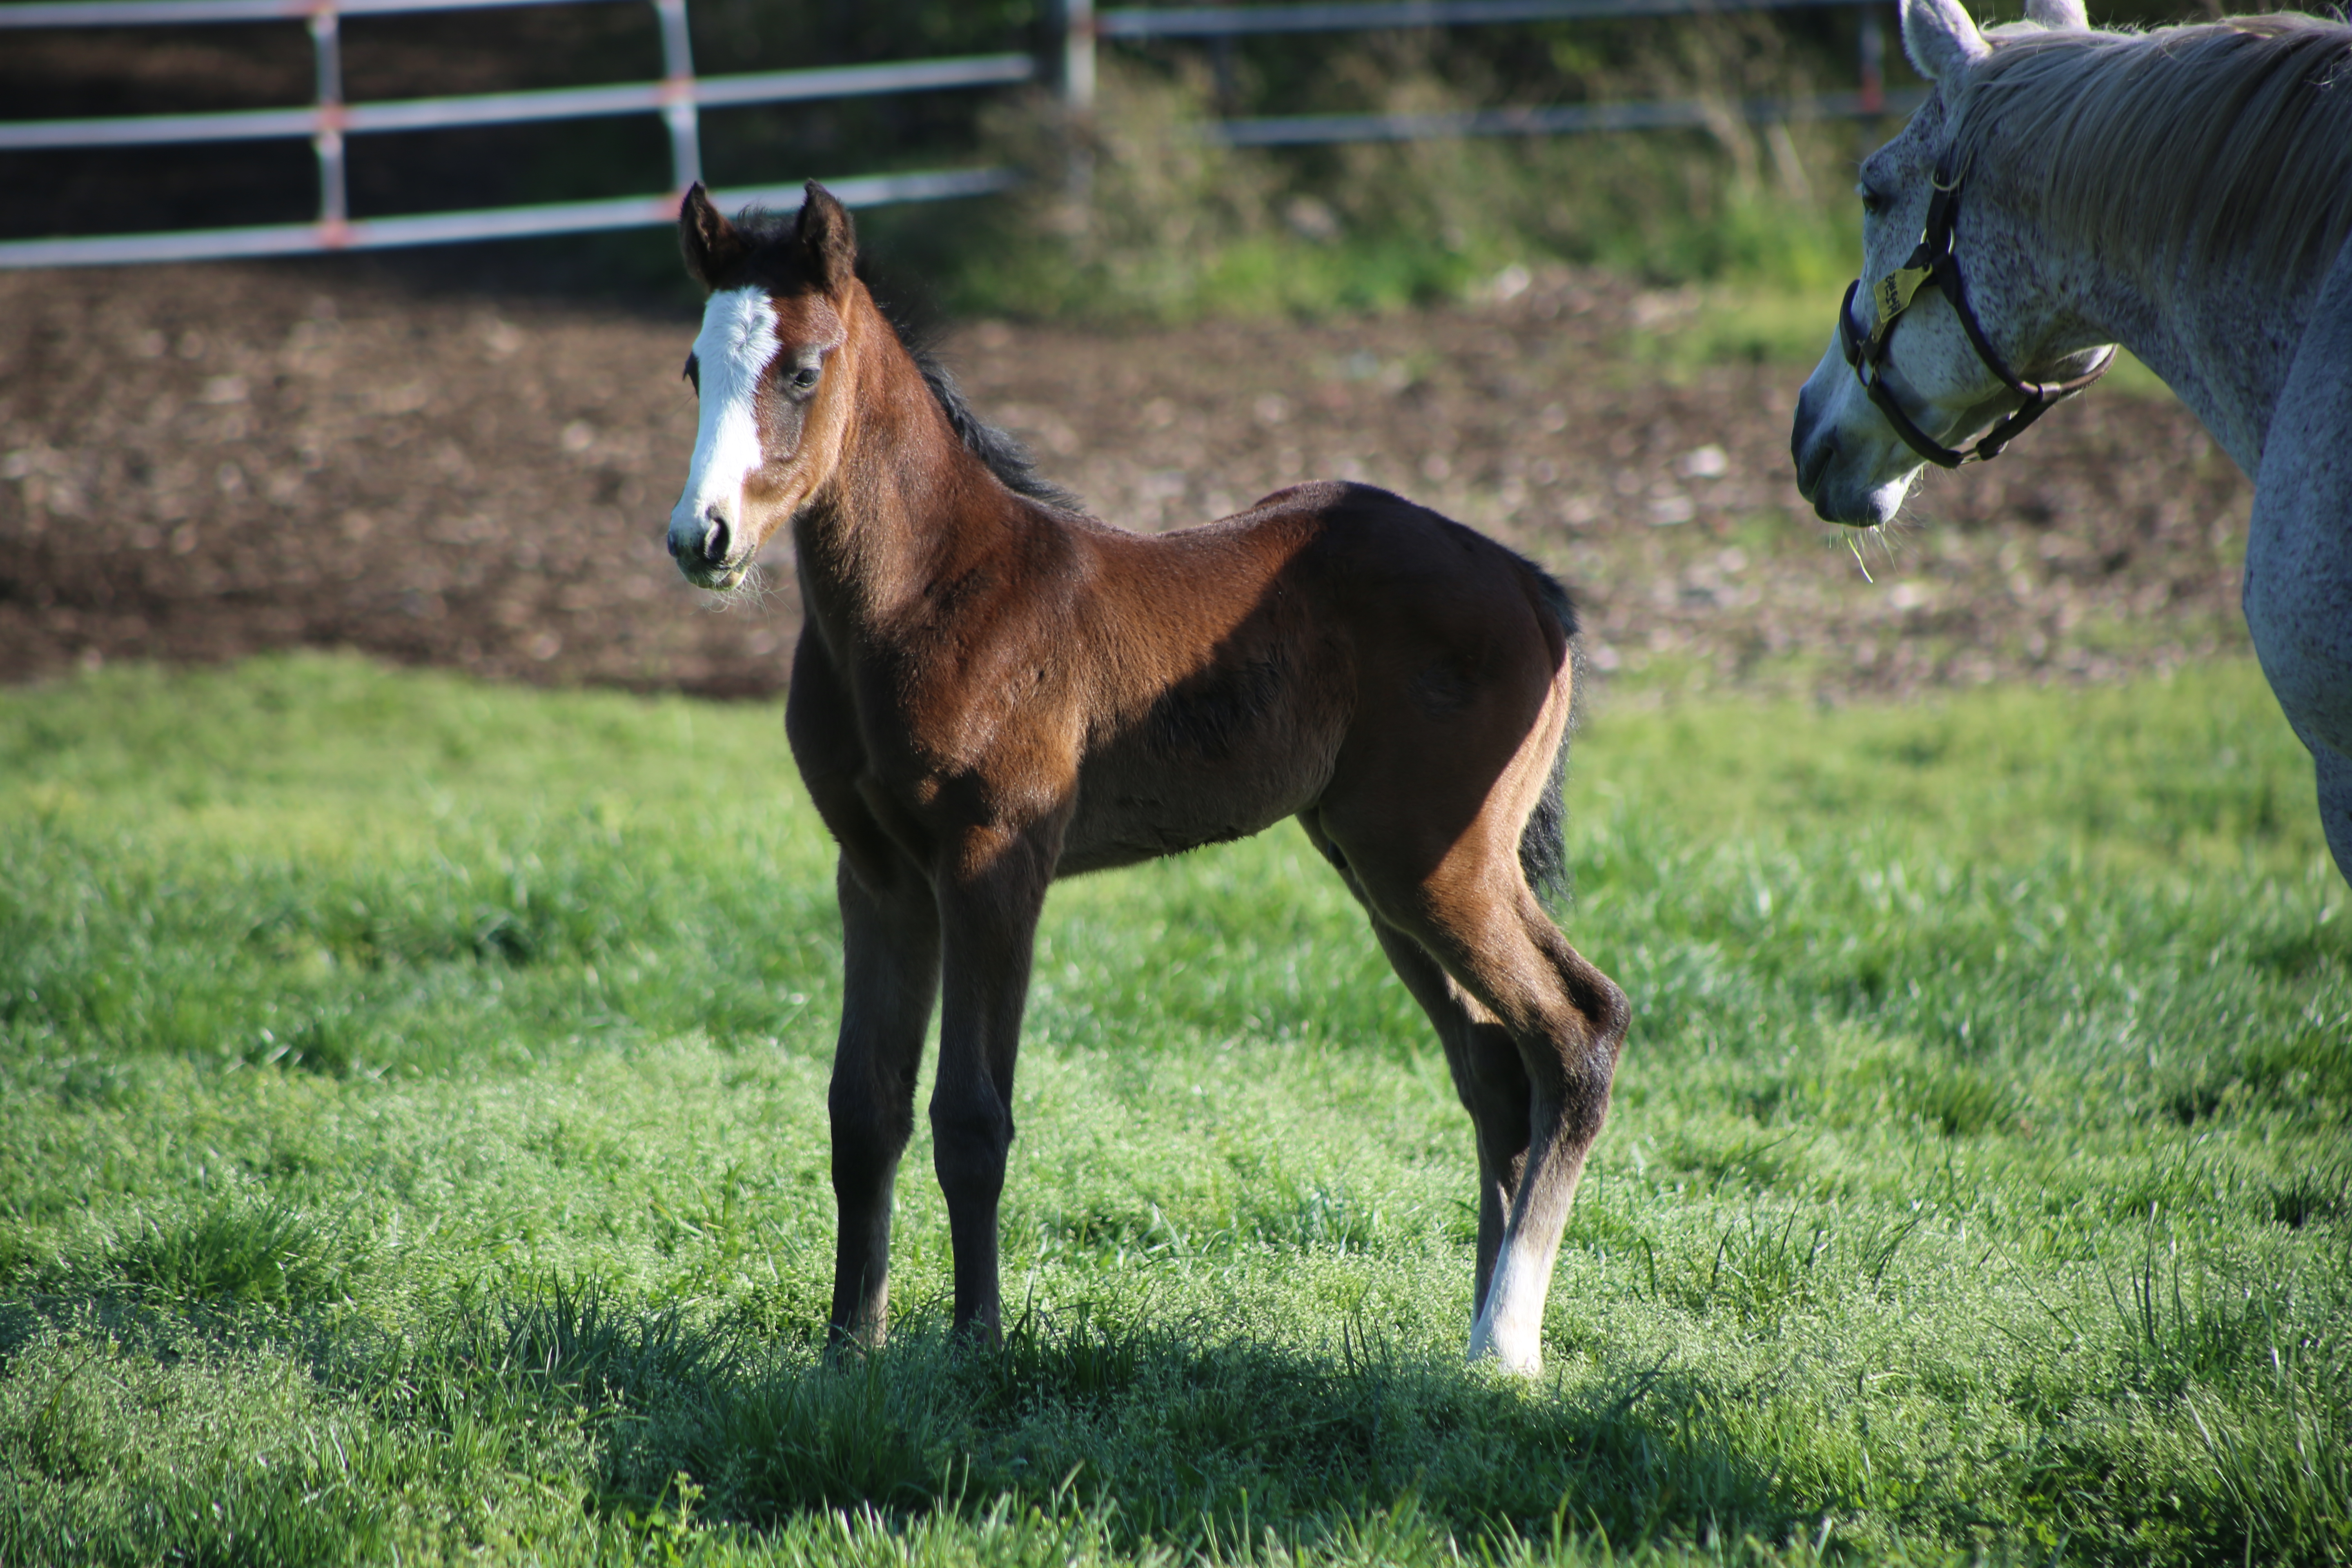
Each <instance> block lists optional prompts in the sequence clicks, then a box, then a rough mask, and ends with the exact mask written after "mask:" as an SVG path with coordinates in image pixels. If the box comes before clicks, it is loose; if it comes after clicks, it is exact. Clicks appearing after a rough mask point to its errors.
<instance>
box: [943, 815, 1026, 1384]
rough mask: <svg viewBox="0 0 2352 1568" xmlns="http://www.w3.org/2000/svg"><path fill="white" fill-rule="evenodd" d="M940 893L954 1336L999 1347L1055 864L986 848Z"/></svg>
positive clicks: (1014, 847) (1011, 846) (1020, 849)
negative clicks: (1018, 1118) (1016, 1134)
mask: <svg viewBox="0 0 2352 1568" xmlns="http://www.w3.org/2000/svg"><path fill="white" fill-rule="evenodd" d="M1039 837H1041V838H1042V837H1044V836H1043V835H1040V836H1039ZM966 861H967V865H966V869H965V870H964V871H963V872H962V873H961V874H960V875H953V876H946V877H942V879H941V880H940V923H941V931H942V937H943V940H944V943H945V953H946V956H945V965H944V971H943V975H942V982H941V1008H940V1076H939V1081H938V1083H937V1085H936V1086H935V1087H934V1088H933V1089H932V1090H931V1160H932V1163H933V1166H934V1167H935V1168H936V1169H937V1171H938V1173H939V1178H940V1192H941V1193H942V1194H944V1195H945V1196H946V1198H947V1205H948V1234H949V1238H950V1243H951V1245H952V1246H953V1247H954V1249H955V1330H956V1331H957V1332H958V1333H961V1334H968V1335H971V1337H973V1338H975V1339H978V1340H980V1341H982V1342H985V1343H990V1344H993V1343H995V1342H997V1341H998V1339H999V1338H1000V1337H1001V1336H1002V1334H1003V1321H1004V1312H1003V1300H1002V1298H1001V1297H1000V1295H999V1293H998V1281H997V1272H998V1269H997V1232H996V1221H997V1204H998V1200H999V1199H1000V1198H1001V1197H1002V1196H1003V1192H1004V1163H1005V1159H1006V1156H1007V1154H1008V1153H1009V1152H1010V1151H1011V1149H1012V1147H1013V1063H1014V1059H1015V1058H1016V1057H1017V1056H1018V1054H1019V1052H1020V1048H1021V1015H1022V1011H1023V1008H1024V1005H1025V1004H1026V1002H1027V1000H1028V994H1029V969H1030V961H1031V954H1032V951H1033V949H1034V944H1035V942H1036V934H1037V917H1038V915H1039V913H1040V912H1041V911H1042V910H1043V909H1044V908H1045V889H1046V887H1047V884H1048V883H1049V882H1050V880H1051V879H1052V865H1053V861H1052V851H1051V847H1050V846H1049V845H1047V844H1043V843H1039V842H1035V841H1033V840H1030V839H1018V840H1014V841H1012V842H1009V843H1003V844H984V845H982V846H980V847H976V848H975V849H973V850H972V851H971V852H970V853H969V854H968V855H967V857H966Z"/></svg>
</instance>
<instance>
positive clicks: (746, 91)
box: [0, 0, 1918, 267]
mask: <svg viewBox="0 0 2352 1568" xmlns="http://www.w3.org/2000/svg"><path fill="white" fill-rule="evenodd" d="M579 3H581V0H31V3H29V4H0V33H5V32H8V31H11V30H23V29H29V28H58V27H94V26H166V25H174V26H175V25H183V24H191V23H256V22H302V23H305V24H306V25H307V26H309V28H310V37H311V40H312V43H313V45H314V48H315V52H316V56H317V91H316V94H315V98H314V101H313V102H311V103H310V104H308V105H303V106H299V107H290V108H283V109H258V110H228V111H222V112H215V113H205V114H146V115H126V116H116V117H110V118H80V119H71V120H38V121H0V153H26V152H36V151H46V150H51V149H64V148H75V147H82V148H88V147H134V146H160V145H167V144H173V143H181V144H184V143H191V142H247V141H260V140H281V139H300V138H307V139H308V140H309V141H310V144H311V146H312V148H313V149H314V151H315V152H316V153H317V157H318V166H319V216H318V217H317V219H316V220H314V221H312V222H310V223H301V224H275V225H266V226H254V227H243V228H215V229H194V230H184V231H180V232H176V233H169V234H134V235H109V236H94V237H80V238H59V239H20V240H0V267H61V266H78V265H92V264H104V263H114V262H134V261H167V260H208V259H215V258H226V257H240V256H247V257H249V256H289V255H298V254H302V253H307V252H317V251H328V250H366V249H380V248H385V247H394V246H409V245H439V244H447V243H451V242H455V241H460V240H473V239H503V238H517V237H526V236H532V235H554V234H577V233H584V232H589V231H592V230H599V229H615V228H632V227H637V226H646V225H653V224H661V223H667V222H669V221H671V220H672V219H673V218H674V217H675V216H676V214H677V202H678V198H679V195H681V194H682V193H683V192H684V191H685V189H686V187H687V186H688V184H691V183H692V182H693V181H695V180H698V179H699V178H701V174H702V150H701V128H700V119H699V116H700V111H701V110H704V109H716V108H733V107H740V106H744V105H750V104H762V103H787V102H804V101H809V100H820V99H835V98H848V97H856V96H864V95H869V94H877V93H898V92H930V91H940V90H944V89H959V88H967V89H968V88H985V87H1002V86H1008V85H1012V84H1015V83H1020V82H1024V81H1028V80H1031V79H1034V78H1036V77H1037V76H1039V75H1040V74H1041V72H1040V64H1039V61H1038V60H1037V59H1036V58H1033V57H1032V56H1029V55H1026V54H996V55H974V56H966V57H961V58H947V59H922V60H901V61H891V62H887V63H882V64H876V65H863V66H843V67H835V68H826V69H819V70H795V71H756V72H746V73H740V74H735V75H722V76H710V77H698V76H697V75H696V74H695V71H694V62H693V56H692V50H691V48H690V47H689V42H688V33H687V10H686V7H687V0H651V3H652V5H653V8H654V13H655V16H656V21H657V22H658V24H659V27H660V34H661V44H662V79H661V80H659V81H654V82H623V83H614V84H608V85H604V86H594V87H570V88H551V89H538V90H533V91H527V92H503V93H479V94H472V95H467V96H461V97H448V98H420V99H408V100H397V101H383V102H372V103H347V102H345V101H344V100H343V91H342V54H341V18H343V17H345V16H394V15H403V14H409V13H418V12H427V11H471V10H487V9H491V8H502V7H508V6H520V5H565V4H579ZM1881 3H1882V0H1294V3H1290V4H1273V5H1265V4H1260V5H1187V6H1171V5H1136V6H1121V7H1118V8H1114V9H1110V10H1105V11H1101V12H1099V13H1098V12H1097V11H1096V10H1095V8H1094V5H1093V0H1059V4H1058V14H1059V17H1060V27H1059V33H1060V37H1058V39H1057V40H1056V44H1057V52H1058V55H1059V59H1058V62H1057V64H1058V67H1059V68H1058V70H1057V71H1055V72H1054V73H1053V74H1054V75H1055V76H1057V77H1058V79H1059V85H1060V89H1061V92H1062V96H1063V100H1064V102H1065V103H1066V106H1067V107H1068V108H1069V109H1070V110H1072V111H1074V112H1076V113H1079V114H1084V113H1086V112H1088V111H1089V110H1091V109H1092V107H1093V103H1094V97H1095V76H1096V70H1095V59H1096V51H1097V47H1099V45H1100V44H1101V43H1103V42H1105V41H1114V42H1118V41H1124V42H1135V41H1141V40H1146V39H1153V38H1192V39H1213V38H1229V37H1244V36H1250V35H1265V34H1273V33H1301V32H1336V31H1349V32H1353V31H1368V30H1373V29H1381V28H1398V27H1453V26H1492V25H1496V24H1508V23H1528V22H1545V21H1563V20H1608V19H1618V18H1626V17H1638V16H1679V15H1690V14H1694V13H1700V12H1717V11H1735V10H1760V9H1778V8H1787V7H1795V6H1810V5H1860V6H1864V7H1865V9H1864V12H1863V17H1862V27H1861V44H1862V58H1861V62H1860V77H1861V85H1860V87H1859V88H1858V89H1856V90H1855V91H1853V92H1833V93H1822V94H1817V95H1814V96H1812V97H1810V98H1805V99H1798V100H1779V99H1775V100H1757V101H1755V102H1751V103H1747V104H1742V105H1738V106H1737V110H1736V111H1737V112H1738V113H1740V114H1742V115H1744V116H1745V117H1746V118H1748V119H1749V120H1751V121H1776V120H1790V119H1805V118H1816V119H1832V118H1848V117H1860V116H1871V115H1877V114H1882V113H1889V112H1906V111H1907V110H1909V109H1910V108H1911V107H1913V106H1914V105H1915V104H1916V102H1917V101H1918V95H1917V94H1916V93H1908V92H1906V93H1899V94H1894V95H1889V94H1887V93H1886V92H1885V90H1884V89H1883V88H1882V86H1881V83H1880V79H1879V63H1880V60H1881V58H1882V57H1883V55H1884V52H1885V44H1884V37H1883V34H1882V32H1881V28H1880V24H1879V20H1878V13H1877V11H1876V10H1875V9H1872V8H1869V7H1874V6H1875V5H1879V4H1881ZM1719 112H1720V110H1713V109H1711V106H1707V105H1703V104H1700V103H1697V102H1695V101H1673V100H1667V101H1647V102H1626V103H1588V104H1533V105H1526V106H1522V107H1515V108H1514V107H1507V108H1497V109H1480V110H1459V111H1454V112H1451V113H1437V114H1307V115H1277V116H1267V117H1262V118H1257V119H1234V120H1223V121H1214V122H1213V123H1212V124H1211V125H1209V126H1208V127H1206V128H1205V129H1204V131H1203V132H1202V133H1203V134H1204V135H1206V136H1207V137H1209V138H1210V139H1212V140H1214V141H1217V142H1223V143H1225V144H1227V145H1229V146H1235V147H1287V146H1304V145H1312V144H1316V143H1321V142H1363V141H1413V140H1422V139H1424V138H1436V137H1453V136H1510V135H1517V136H1544V135H1562V134H1571V133H1578V132H1600V131H1643V130H1660V129H1670V128H1685V127H1693V126H1702V125H1705V124H1706V123H1708V121H1709V120H1710V118H1711V115H1715V114H1719ZM626 114H659V115H660V116H661V117H662V120H663V122H664V123H665V125H666V126H667V129H668V133H669V143H670V172H671V188H670V189H669V190H668V191H666V192H661V193H658V194H649V195H641V196H625V197H619V198H615V199H613V200H608V201H591V202H562V203H552V204H545V205H530V206H509V207H490V208H477V209H473V210H470V211H465V212H443V213H425V214H418V215H412V216H399V217H382V218H353V217H352V216H351V213H350V205H349V199H348V196H347V193H346V181H345V178H344V157H345V153H344V140H345V138H346V137H350V136H366V135H374V134H383V133H387V132H413V131H428V130H449V129H456V128H460V127H466V126H481V125H512V124H523V123H530V122H538V121H558V120H576V119H589V118H594V117H599V116H611V115H626ZM826 183H827V184H829V185H830V186H831V187H832V188H833V190H834V191H835V193H836V194H837V195H840V196H841V197H842V199H843V200H845V201H846V202H849V203H850V204H851V205H865V206H871V205H879V204H882V203H887V202H903V201H928V200H936V199H940V198H942V197H950V196H968V195H983V194H986V193H989V192H992V191H1001V190H1003V189H1006V188H1007V187H1009V186H1010V185H1011V184H1013V171H1011V170H1009V169H1003V168H971V169H950V170H932V171H925V172H921V173H914V174H871V175H857V176H852V177H848V178H839V179H831V180H828V181H827V182H826ZM719 195H720V196H721V198H722V199H723V200H726V201H728V202H730V203H732V202H750V201H763V202H773V203H777V204H780V205H782V204H787V203H790V202H793V201H795V200H797V199H798V195H799V186H798V184H797V183H794V184H789V185H772V186H761V187H757V188H748V189H730V190H728V191H725V192H723V193H719Z"/></svg>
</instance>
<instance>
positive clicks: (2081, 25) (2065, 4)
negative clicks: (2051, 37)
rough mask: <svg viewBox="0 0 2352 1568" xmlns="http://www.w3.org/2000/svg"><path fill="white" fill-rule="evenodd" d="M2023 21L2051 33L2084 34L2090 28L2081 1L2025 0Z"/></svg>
mask: <svg viewBox="0 0 2352 1568" xmlns="http://www.w3.org/2000/svg"><path fill="white" fill-rule="evenodd" d="M2025 19H2026V20H2027V21H2029V22H2031V23H2032V24H2033V25H2034V26H2037V27H2047V28H2049V29H2050V30H2051V31H2052V32H2053V33H2085V32H2088V31H2090V27H2091V14H2090V13H2089V12H2088V11H2086V10H2084V8H2083V0H2025Z"/></svg>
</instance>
